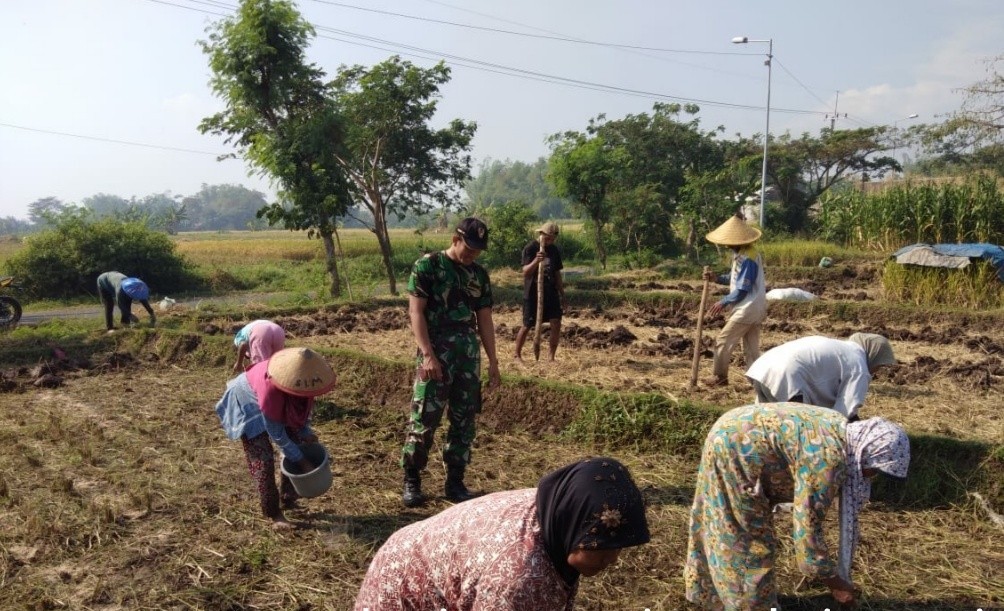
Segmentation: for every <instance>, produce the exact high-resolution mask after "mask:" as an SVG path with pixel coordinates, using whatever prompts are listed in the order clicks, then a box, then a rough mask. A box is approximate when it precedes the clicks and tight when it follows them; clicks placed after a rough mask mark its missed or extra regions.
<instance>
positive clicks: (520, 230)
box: [480, 201, 540, 268]
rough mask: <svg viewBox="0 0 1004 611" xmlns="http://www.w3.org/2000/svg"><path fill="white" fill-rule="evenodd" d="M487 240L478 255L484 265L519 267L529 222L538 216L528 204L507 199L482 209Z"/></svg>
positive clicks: (528, 230) (527, 234)
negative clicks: (480, 254)
mask: <svg viewBox="0 0 1004 611" xmlns="http://www.w3.org/2000/svg"><path fill="white" fill-rule="evenodd" d="M480 214H481V215H483V216H484V218H485V222H486V223H487V224H488V229H489V230H490V231H491V243H490V244H489V245H488V250H486V251H485V253H484V254H483V255H482V256H481V258H482V259H484V263H485V265H488V266H491V267H509V268H519V267H522V262H521V255H522V253H523V247H524V246H526V244H527V242H529V241H530V232H531V229H532V227H531V226H532V225H533V224H534V223H536V222H537V221H539V220H540V219H539V217H538V216H537V215H536V214H535V213H534V212H533V210H531V209H530V207H529V206H527V205H526V204H524V203H523V202H520V201H508V202H505V203H503V204H496V205H494V206H490V207H488V208H484V209H482V211H481V212H480Z"/></svg>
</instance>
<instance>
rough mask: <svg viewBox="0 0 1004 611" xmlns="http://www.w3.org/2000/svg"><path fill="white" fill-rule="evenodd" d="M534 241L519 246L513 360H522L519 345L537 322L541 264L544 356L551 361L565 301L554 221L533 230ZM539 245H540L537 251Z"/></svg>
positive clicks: (556, 227) (557, 341) (555, 351)
mask: <svg viewBox="0 0 1004 611" xmlns="http://www.w3.org/2000/svg"><path fill="white" fill-rule="evenodd" d="M537 235H538V239H539V241H538V240H533V241H531V242H530V243H529V244H527V245H526V246H525V247H524V248H523V254H522V262H523V326H522V327H520V330H519V331H518V332H517V333H516V357H515V358H516V360H517V361H520V360H522V359H523V344H524V342H526V336H527V334H528V333H529V332H530V329H533V328H534V327H536V325H537V290H538V289H537V276H538V267H539V266H541V265H543V266H544V316H543V319H544V320H546V321H547V322H548V324H549V325H550V326H551V334H550V339H549V341H548V356H549V358H550V360H552V361H553V360H554V355H555V353H557V352H558V343H559V342H560V341H561V315H562V309H563V308H562V306H563V302H564V301H565V286H564V284H563V283H562V278H561V270H562V268H563V267H564V266H563V265H562V263H561V251H560V250H559V249H558V247H557V245H555V243H554V241H555V240H557V239H558V224H557V223H553V222H549V223H544V224H543V225H541V226H540V229H538V230H537ZM541 244H543V245H544V248H543V250H541V247H540V246H541Z"/></svg>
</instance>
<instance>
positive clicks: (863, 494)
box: [837, 418, 910, 582]
mask: <svg viewBox="0 0 1004 611" xmlns="http://www.w3.org/2000/svg"><path fill="white" fill-rule="evenodd" d="M846 430H847V479H846V480H845V481H844V487H843V489H842V490H841V493H840V561H839V563H838V566H837V572H838V574H839V575H840V577H842V578H843V579H845V580H846V581H848V582H850V581H851V561H852V560H853V559H854V548H855V547H856V546H857V544H858V512H859V511H861V508H862V507H863V506H864V505H865V503H867V502H868V499H869V497H870V496H871V492H872V485H871V481H870V480H869V479H868V478H867V477H865V476H864V475H862V473H861V470H862V469H877V470H879V471H881V472H883V473H885V474H887V475H891V476H893V477H896V478H900V479H902V478H905V477H906V472H907V469H908V468H909V467H910V439H909V437H907V436H906V432H905V431H904V430H903V429H902V428H901V427H900V426H899V425H897V424H893V423H892V422H889V421H888V420H886V419H885V418H868V419H866V420H859V421H857V422H849V423H847V429H846Z"/></svg>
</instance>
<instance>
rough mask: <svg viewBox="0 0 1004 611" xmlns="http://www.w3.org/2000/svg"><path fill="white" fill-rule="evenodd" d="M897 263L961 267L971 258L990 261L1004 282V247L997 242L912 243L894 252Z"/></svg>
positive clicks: (998, 276) (967, 263)
mask: <svg viewBox="0 0 1004 611" xmlns="http://www.w3.org/2000/svg"><path fill="white" fill-rule="evenodd" d="M892 257H893V258H895V259H896V262H897V263H902V264H909V265H925V266H928V267H945V268H954V269H961V268H963V267H966V266H967V265H969V262H970V260H971V259H983V260H985V261H988V262H989V263H990V264H991V265H993V266H994V269H996V270H997V278H999V279H1000V280H1001V281H1002V282H1004V248H1001V247H1000V246H998V245H996V244H911V245H910V246H904V247H903V248H900V249H899V250H897V251H896V252H894V253H892Z"/></svg>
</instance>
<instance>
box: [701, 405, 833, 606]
mask: <svg viewBox="0 0 1004 611" xmlns="http://www.w3.org/2000/svg"><path fill="white" fill-rule="evenodd" d="M845 427H846V419H845V418H844V416H843V415H842V414H840V413H837V412H835V411H833V410H830V409H825V408H822V407H814V406H807V405H802V404H799V403H774V404H762V405H749V406H746V407H739V408H736V409H734V410H731V411H729V412H727V413H726V414H724V415H723V416H722V417H721V418H719V419H718V421H717V422H716V423H715V424H714V426H713V427H712V428H711V432H710V433H708V438H707V440H706V441H705V443H704V451H703V452H702V455H701V467H700V470H699V472H698V475H697V487H696V491H695V494H694V504H693V507H692V509H691V513H690V543H689V545H688V549H687V561H686V564H685V566H684V571H683V575H684V581H685V582H686V596H687V600H689V601H691V602H693V603H696V604H698V605H700V606H702V607H704V608H707V609H743V610H747V609H750V610H752V609H770V608H771V607H772V606H774V607H776V606H777V591H776V587H775V584H774V553H775V548H776V539H775V536H774V526H773V521H772V508H773V506H774V505H775V504H776V503H780V502H787V501H792V503H793V506H792V522H793V525H794V532H793V537H794V545H795V553H796V557H797V561H798V566H799V568H800V569H801V571H802V572H803V573H805V574H806V575H808V576H809V577H813V578H822V577H830V576H833V575H835V574H836V564H835V561H834V560H833V559H832V558H831V555H830V553H829V552H828V550H827V547H826V543H825V541H824V539H823V519H824V517H825V515H826V510H827V509H828V508H829V507H830V505H831V504H833V500H834V499H835V498H837V497H838V496H839V494H840V490H841V486H842V484H843V481H844V477H845V467H846V464H847V452H846V442H845Z"/></svg>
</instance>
